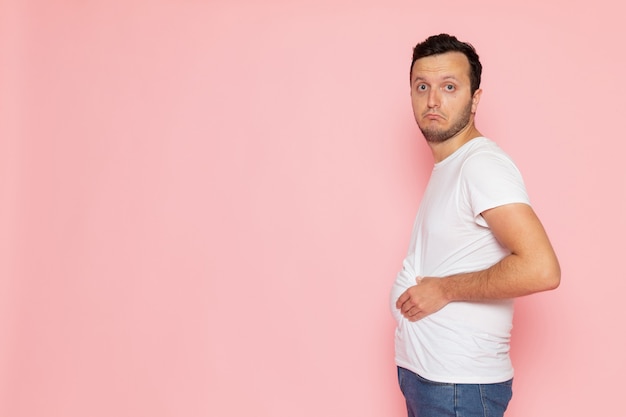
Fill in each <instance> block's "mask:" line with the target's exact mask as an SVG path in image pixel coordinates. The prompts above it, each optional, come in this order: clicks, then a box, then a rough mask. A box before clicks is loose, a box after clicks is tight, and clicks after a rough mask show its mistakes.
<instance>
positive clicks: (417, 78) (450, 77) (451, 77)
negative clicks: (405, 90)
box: [411, 75, 459, 84]
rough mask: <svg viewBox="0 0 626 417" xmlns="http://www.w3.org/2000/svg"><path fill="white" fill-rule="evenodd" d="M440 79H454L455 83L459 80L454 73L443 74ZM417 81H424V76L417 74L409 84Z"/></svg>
mask: <svg viewBox="0 0 626 417" xmlns="http://www.w3.org/2000/svg"><path fill="white" fill-rule="evenodd" d="M441 80H443V81H448V80H453V81H456V82H457V83H458V82H459V79H458V78H457V77H455V76H454V75H445V76H443V77H442V78H441ZM418 81H426V78H424V77H419V76H417V77H415V78H414V79H413V81H412V82H411V84H415V83H416V82H418Z"/></svg>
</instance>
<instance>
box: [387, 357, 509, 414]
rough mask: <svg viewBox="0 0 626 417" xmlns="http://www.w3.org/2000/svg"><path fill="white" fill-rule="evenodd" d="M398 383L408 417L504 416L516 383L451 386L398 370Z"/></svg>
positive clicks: (401, 369)
mask: <svg viewBox="0 0 626 417" xmlns="http://www.w3.org/2000/svg"><path fill="white" fill-rule="evenodd" d="M398 382H399V383H400V389H401V390H402V393H403V394H404V398H405V399H406V408H407V411H408V414H409V417H502V416H504V411H505V410H506V407H507V406H508V405H509V401H510V400H511V397H512V395H513V390H512V385H513V380H512V379H511V380H509V381H506V382H502V383H498V384H448V383H442V382H433V381H429V380H427V379H424V378H422V377H421V376H419V375H417V374H416V373H414V372H411V371H409V370H408V369H404V368H400V367H398Z"/></svg>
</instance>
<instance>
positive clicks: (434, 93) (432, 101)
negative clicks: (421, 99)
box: [428, 88, 441, 109]
mask: <svg viewBox="0 0 626 417" xmlns="http://www.w3.org/2000/svg"><path fill="white" fill-rule="evenodd" d="M440 104H441V97H440V96H439V90H437V89H436V88H431V89H430V90H429V91H428V108H430V109H434V108H437V107H439V105H440Z"/></svg>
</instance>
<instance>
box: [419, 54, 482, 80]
mask: <svg viewBox="0 0 626 417" xmlns="http://www.w3.org/2000/svg"><path fill="white" fill-rule="evenodd" d="M469 74H470V65H469V61H468V60H467V57H466V56H465V54H463V53H461V52H446V53H444V54H439V55H431V56H427V57H424V58H420V59H418V60H417V61H415V63H414V64H413V69H412V73H411V81H415V80H416V79H422V80H430V79H442V78H455V79H457V80H459V81H468V82H469Z"/></svg>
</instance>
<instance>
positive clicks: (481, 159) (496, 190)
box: [462, 152, 530, 227]
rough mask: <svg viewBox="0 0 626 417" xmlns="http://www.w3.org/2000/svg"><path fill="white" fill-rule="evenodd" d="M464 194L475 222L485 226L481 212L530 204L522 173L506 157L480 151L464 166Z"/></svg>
mask: <svg viewBox="0 0 626 417" xmlns="http://www.w3.org/2000/svg"><path fill="white" fill-rule="evenodd" d="M462 178H463V181H464V187H463V189H464V191H465V193H466V198H467V201H468V202H469V204H470V206H471V209H472V212H473V214H474V219H475V221H476V223H478V224H479V225H481V226H485V227H486V226H487V223H486V222H485V220H484V219H483V217H482V216H481V213H482V212H484V211H486V210H489V209H492V208H495V207H499V206H503V205H506V204H513V203H524V204H530V200H529V198H528V193H527V192H526V187H525V186H524V180H523V179H522V174H521V173H520V171H519V170H518V169H517V167H516V166H515V164H514V163H513V161H512V160H511V159H510V158H508V157H507V156H506V155H502V154H497V153H493V152H479V153H477V154H474V155H472V156H470V157H469V158H468V159H467V160H466V161H465V164H464V165H463V172H462Z"/></svg>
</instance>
